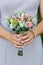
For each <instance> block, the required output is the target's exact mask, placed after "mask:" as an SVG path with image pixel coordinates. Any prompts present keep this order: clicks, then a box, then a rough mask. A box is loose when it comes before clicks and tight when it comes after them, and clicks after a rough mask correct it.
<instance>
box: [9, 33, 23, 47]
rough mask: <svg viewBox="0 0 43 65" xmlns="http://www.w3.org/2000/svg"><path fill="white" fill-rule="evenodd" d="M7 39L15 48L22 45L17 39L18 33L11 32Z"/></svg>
mask: <svg viewBox="0 0 43 65" xmlns="http://www.w3.org/2000/svg"><path fill="white" fill-rule="evenodd" d="M9 41H10V42H12V44H13V46H15V47H17V48H22V47H23V44H21V41H19V40H18V34H11V35H10V36H9Z"/></svg>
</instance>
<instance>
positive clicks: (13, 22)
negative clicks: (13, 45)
mask: <svg viewBox="0 0 43 65" xmlns="http://www.w3.org/2000/svg"><path fill="white" fill-rule="evenodd" d="M32 19H33V17H32V16H29V15H27V14H26V13H25V11H22V12H14V14H13V15H12V16H11V17H10V18H7V20H8V27H9V29H10V30H11V31H12V32H13V33H17V34H23V33H24V32H25V31H28V30H30V29H32V28H33V25H34V23H33V22H32ZM18 55H19V56H22V55H23V49H21V50H19V51H18Z"/></svg>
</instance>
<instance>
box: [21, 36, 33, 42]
mask: <svg viewBox="0 0 43 65" xmlns="http://www.w3.org/2000/svg"><path fill="white" fill-rule="evenodd" d="M32 38H33V37H32V36H31V37H30V38H27V39H26V40H24V41H22V43H28V42H29V41H30V40H31V39H32Z"/></svg>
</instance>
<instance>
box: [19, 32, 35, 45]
mask: <svg viewBox="0 0 43 65" xmlns="http://www.w3.org/2000/svg"><path fill="white" fill-rule="evenodd" d="M19 38H20V39H21V43H22V44H24V45H28V44H31V43H32V41H33V40H34V33H33V32H32V31H27V32H25V33H24V34H22V35H20V36H19Z"/></svg>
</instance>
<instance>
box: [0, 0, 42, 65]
mask: <svg viewBox="0 0 43 65" xmlns="http://www.w3.org/2000/svg"><path fill="white" fill-rule="evenodd" d="M39 3H40V0H1V1H0V10H1V25H2V26H3V28H5V29H6V30H9V29H8V27H7V20H6V16H11V14H12V12H13V11H14V10H15V11H23V10H26V13H27V14H28V15H31V16H33V17H34V20H33V22H34V23H35V24H37V11H38V6H39ZM3 34H4V33H3ZM17 52H18V48H15V47H14V46H13V45H12V44H11V42H10V41H7V40H5V39H2V38H0V65H40V62H41V55H42V42H41V38H40V36H38V37H36V38H35V39H34V41H33V42H32V43H31V44H30V45H27V46H25V47H24V48H23V56H18V55H17Z"/></svg>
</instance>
